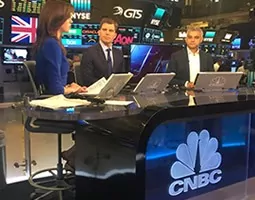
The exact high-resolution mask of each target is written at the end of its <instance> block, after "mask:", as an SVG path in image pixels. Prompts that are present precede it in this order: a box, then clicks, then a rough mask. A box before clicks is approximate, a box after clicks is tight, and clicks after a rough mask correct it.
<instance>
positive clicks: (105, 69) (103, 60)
mask: <svg viewBox="0 0 255 200" xmlns="http://www.w3.org/2000/svg"><path fill="white" fill-rule="evenodd" d="M97 51H98V55H99V58H98V60H100V61H101V62H102V64H103V66H104V69H103V70H104V72H105V73H106V74H108V67H107V60H106V57H105V54H104V51H103V48H102V47H101V45H100V44H99V43H98V44H97Z"/></svg>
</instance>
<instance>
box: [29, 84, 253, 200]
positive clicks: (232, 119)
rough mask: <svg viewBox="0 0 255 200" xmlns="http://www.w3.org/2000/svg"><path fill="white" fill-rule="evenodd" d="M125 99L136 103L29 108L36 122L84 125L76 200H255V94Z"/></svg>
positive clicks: (78, 131) (78, 146)
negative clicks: (62, 108)
mask: <svg viewBox="0 0 255 200" xmlns="http://www.w3.org/2000/svg"><path fill="white" fill-rule="evenodd" d="M125 98H126V99H133V100H134V103H133V104H130V105H129V106H105V107H104V106H102V107H101V108H100V107H99V108H97V109H96V110H93V109H89V110H86V109H81V108H79V109H66V110H62V111H45V110H44V109H38V108H37V109H35V108H31V107H30V106H26V108H25V110H26V113H27V115H28V116H31V117H35V118H40V119H50V120H68V121H78V123H77V126H76V138H75V143H76V158H75V159H76V163H75V164H76V169H75V173H76V200H84V199H91V200H93V199H111V200H120V199H121V200H170V199H171V200H172V199H173V200H177V199H178V200H181V199H192V200H200V199H201V200H202V199H203V200H204V199H213V200H215V199H217V200H220V199H238V200H240V199H245V198H246V199H249V198H250V197H252V196H253V195H255V192H252V191H253V187H254V184H255V181H254V179H253V177H254V176H255V161H254V158H255V115H254V112H255V93H254V90H252V89H246V88H243V89H240V90H239V91H232V92H224V93H218V92H212V93H197V94H195V97H190V96H187V95H186V94H185V93H184V92H179V91H170V92H169V93H166V94H164V95H149V96H148V95H146V96H135V97H133V96H125ZM83 120H84V121H83ZM84 122H85V123H84ZM248 197H249V198H248Z"/></svg>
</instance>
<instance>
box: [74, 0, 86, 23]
mask: <svg viewBox="0 0 255 200" xmlns="http://www.w3.org/2000/svg"><path fill="white" fill-rule="evenodd" d="M70 2H71V4H72V5H73V7H74V13H73V15H72V18H73V19H82V20H84V19H90V11H91V0H71V1H70Z"/></svg>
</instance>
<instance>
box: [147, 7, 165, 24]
mask: <svg viewBox="0 0 255 200" xmlns="http://www.w3.org/2000/svg"><path fill="white" fill-rule="evenodd" d="M165 13H166V10H165V9H164V8H156V10H155V12H154V14H153V16H152V18H151V20H150V25H153V26H157V27H159V26H160V25H161V23H162V20H163V17H164V15H165Z"/></svg>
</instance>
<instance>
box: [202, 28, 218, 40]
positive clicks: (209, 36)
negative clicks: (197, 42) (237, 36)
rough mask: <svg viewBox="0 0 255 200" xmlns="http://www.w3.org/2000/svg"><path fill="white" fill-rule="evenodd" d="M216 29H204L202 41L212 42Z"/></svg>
mask: <svg viewBox="0 0 255 200" xmlns="http://www.w3.org/2000/svg"><path fill="white" fill-rule="evenodd" d="M215 35H216V31H206V32H205V35H204V42H213V39H214V37H215Z"/></svg>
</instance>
